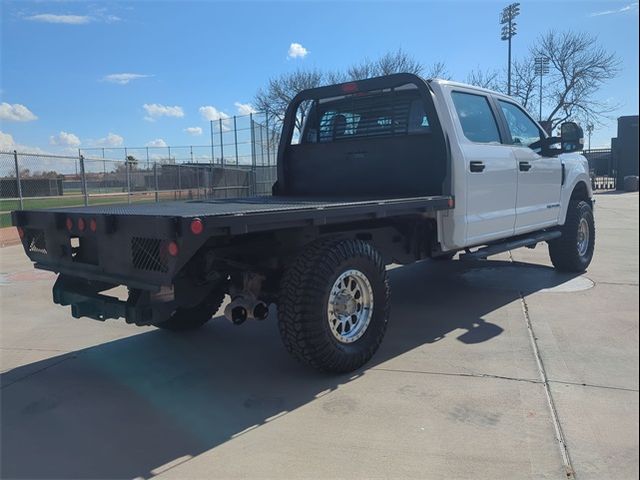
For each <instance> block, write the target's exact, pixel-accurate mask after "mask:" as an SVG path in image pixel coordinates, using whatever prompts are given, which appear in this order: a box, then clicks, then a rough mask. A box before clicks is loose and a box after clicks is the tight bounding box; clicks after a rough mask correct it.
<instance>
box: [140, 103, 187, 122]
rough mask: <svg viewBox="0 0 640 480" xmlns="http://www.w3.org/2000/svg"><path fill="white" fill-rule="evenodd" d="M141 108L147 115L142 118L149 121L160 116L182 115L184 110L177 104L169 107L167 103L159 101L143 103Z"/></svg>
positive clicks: (180, 116)
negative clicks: (162, 103)
mask: <svg viewBox="0 0 640 480" xmlns="http://www.w3.org/2000/svg"><path fill="white" fill-rule="evenodd" d="M142 108H144V110H145V112H147V116H146V117H144V119H145V120H149V121H150V122H153V121H155V120H156V119H158V118H160V117H177V118H182V117H184V110H182V107H179V106H178V105H175V106H173V107H171V106H169V105H161V104H159V103H145V104H144V105H143V106H142Z"/></svg>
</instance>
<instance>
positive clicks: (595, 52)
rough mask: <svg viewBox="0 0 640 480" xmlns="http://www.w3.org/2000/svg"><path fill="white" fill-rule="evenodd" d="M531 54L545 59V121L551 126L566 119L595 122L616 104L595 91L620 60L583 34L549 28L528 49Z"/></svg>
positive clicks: (612, 73)
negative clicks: (596, 96)
mask: <svg viewBox="0 0 640 480" xmlns="http://www.w3.org/2000/svg"><path fill="white" fill-rule="evenodd" d="M532 53H533V55H534V56H536V57H538V56H545V57H547V58H548V59H549V62H550V67H551V72H550V74H549V77H548V79H549V80H548V82H547V86H546V88H547V91H548V95H547V103H548V105H549V106H550V108H549V113H548V114H547V121H548V122H550V124H551V127H552V128H555V127H557V126H558V125H559V124H561V123H562V122H565V121H567V120H570V119H583V120H584V119H586V118H589V119H590V121H592V122H598V121H599V119H600V118H602V117H603V116H606V115H607V114H608V113H611V112H612V111H613V110H614V109H615V108H616V106H612V105H607V104H606V103H605V102H601V101H599V100H597V99H596V98H595V95H596V93H597V92H598V91H599V90H600V88H601V87H602V86H603V85H604V84H605V83H606V82H607V81H608V80H611V79H612V78H614V77H615V76H616V75H617V74H618V71H619V69H620V61H619V60H618V58H617V57H616V56H615V54H613V53H609V52H607V51H606V50H605V49H604V48H603V47H602V46H600V45H599V44H598V41H597V38H596V37H593V36H591V35H588V34H586V33H577V32H562V33H558V32H555V31H550V32H548V33H546V34H544V35H542V36H541V37H540V39H539V40H538V42H537V43H536V45H534V47H533V48H532Z"/></svg>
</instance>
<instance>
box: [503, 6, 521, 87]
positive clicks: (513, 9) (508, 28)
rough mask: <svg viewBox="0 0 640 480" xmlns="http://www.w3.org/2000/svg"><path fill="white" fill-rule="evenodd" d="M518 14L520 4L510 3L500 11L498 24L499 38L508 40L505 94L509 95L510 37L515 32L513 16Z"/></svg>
mask: <svg viewBox="0 0 640 480" xmlns="http://www.w3.org/2000/svg"><path fill="white" fill-rule="evenodd" d="M518 15H520V4H519V3H512V4H511V5H509V6H506V7H504V8H503V9H502V12H501V13H500V25H502V31H501V36H500V39H501V40H506V41H507V42H509V53H508V63H507V95H511V39H512V38H513V37H514V36H515V34H516V22H515V21H514V20H515V18H516V17H517V16H518Z"/></svg>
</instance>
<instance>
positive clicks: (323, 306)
mask: <svg viewBox="0 0 640 480" xmlns="http://www.w3.org/2000/svg"><path fill="white" fill-rule="evenodd" d="M352 269H356V270H358V271H359V272H361V273H363V274H364V275H365V276H366V278H367V280H368V281H369V284H370V286H371V290H372V292H373V295H372V298H373V308H372V315H371V319H370V322H369V324H368V326H367V327H366V330H365V331H364V333H363V334H362V336H361V337H360V338H358V339H357V340H355V341H353V342H352V343H344V342H341V341H339V340H338V339H337V338H336V337H335V336H334V334H333V333H332V331H331V328H330V326H329V317H328V302H329V295H330V293H331V292H330V291H331V288H332V286H333V285H334V283H335V282H336V281H337V279H338V277H340V275H341V274H342V273H344V272H346V271H347V270H352ZM389 298H390V290H389V280H388V278H387V272H386V269H385V265H384V262H383V260H382V256H381V255H380V253H378V251H377V250H375V249H374V248H373V247H372V246H371V245H369V244H368V243H366V242H363V241H361V240H347V239H335V238H334V239H326V240H320V241H317V242H315V243H312V244H311V245H309V246H307V247H306V248H305V250H304V251H303V252H302V253H301V254H300V255H299V256H298V258H297V259H296V260H295V261H294V262H293V263H292V264H291V265H290V266H289V267H288V268H287V270H286V271H285V273H284V275H283V278H282V281H281V286H280V296H279V301H278V326H279V329H280V335H281V337H282V341H283V342H284V345H285V347H286V348H287V350H288V351H289V353H291V354H292V355H293V357H295V358H296V359H298V360H300V361H302V362H304V363H307V364H309V365H311V366H312V367H314V368H316V369H319V370H321V371H325V372H333V373H343V372H351V371H353V370H355V369H357V368H359V367H361V366H362V365H364V364H365V363H366V362H367V361H369V359H371V357H372V356H373V355H374V353H375V352H376V350H377V349H378V347H379V346H380V343H381V342H382V338H383V337H384V334H385V332H386V329H387V323H388V320H389Z"/></svg>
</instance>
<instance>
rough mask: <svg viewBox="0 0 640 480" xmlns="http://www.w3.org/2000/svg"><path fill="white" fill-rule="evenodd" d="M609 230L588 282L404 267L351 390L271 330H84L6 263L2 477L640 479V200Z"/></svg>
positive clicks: (25, 270) (526, 259)
mask: <svg viewBox="0 0 640 480" xmlns="http://www.w3.org/2000/svg"><path fill="white" fill-rule="evenodd" d="M596 218H597V229H598V232H597V234H598V240H597V246H596V257H595V259H594V262H593V264H592V265H591V267H590V268H589V271H588V272H587V273H586V274H585V275H583V276H577V277H576V276H571V275H561V274H558V273H556V272H555V271H553V270H552V269H551V268H549V266H550V262H549V260H548V256H547V251H546V247H544V246H538V247H537V248H536V249H535V250H527V249H521V250H516V251H513V252H512V253H511V254H504V255H501V256H498V257H494V259H492V260H491V261H488V262H483V263H478V264H471V265H470V264H463V263H461V262H458V261H453V262H444V263H442V262H421V263H418V264H415V265H411V266H408V267H401V268H396V269H393V270H392V271H391V279H392V289H393V305H392V318H391V323H390V327H389V330H388V333H387V336H386V338H385V340H384V342H383V345H382V347H381V349H380V351H379V352H378V353H377V355H376V356H375V357H374V359H373V361H372V362H371V363H370V364H368V365H367V366H366V368H364V369H362V370H361V371H359V372H356V373H355V374H353V375H343V376H329V375H323V374H319V373H316V372H314V371H312V370H309V369H307V368H305V367H303V366H301V365H298V364H296V363H295V362H293V361H292V360H291V359H290V358H289V356H288V355H287V353H286V352H285V351H284V348H283V347H282V345H281V343H280V340H279V338H278V333H277V328H276V325H275V321H274V319H269V320H267V321H265V322H252V323H250V322H248V323H247V324H245V325H243V326H241V327H234V326H233V325H230V324H229V323H228V322H226V321H225V320H224V319H222V318H216V319H214V320H212V321H211V322H210V323H209V324H208V325H207V326H206V327H205V328H203V329H202V330H201V331H199V332H194V333H191V334H188V335H181V336H175V335H171V334H168V333H167V332H163V331H158V330H155V329H153V328H137V327H133V326H128V325H125V324H123V323H121V322H118V321H107V322H105V323H101V322H94V321H91V320H86V319H82V320H78V319H73V318H71V315H70V312H69V311H68V309H66V308H62V307H58V306H54V305H53V304H52V302H51V292H50V289H51V285H52V282H53V276H52V275H50V274H47V273H45V272H36V271H34V270H33V269H32V268H31V266H30V264H29V263H28V261H27V259H26V257H25V256H24V254H23V252H22V251H21V248H20V247H7V248H4V249H2V250H0V256H1V262H2V264H1V266H0V272H1V273H2V277H1V278H0V280H1V281H2V285H0V295H1V296H2V297H1V301H2V308H1V310H0V312H1V319H0V335H1V340H0V346H1V350H0V355H1V356H0V363H1V367H2V372H3V373H2V378H1V380H2V391H1V397H0V400H1V406H0V408H1V410H0V413H1V418H0V419H1V422H2V426H1V432H0V433H1V437H0V440H1V457H0V459H1V466H2V471H1V474H2V477H3V478H136V477H140V478H150V477H154V476H158V477H160V478H367V479H368V478H448V479H451V478H453V479H456V478H461V479H463V478H464V479H466V478H473V479H478V478H486V479H503V478H504V479H514V478H518V479H519V478H552V479H561V478H567V476H569V477H575V478H578V479H587V478H593V479H627V478H629V479H631V478H637V477H638V195H637V194H620V195H618V194H607V195H599V196H598V197H597V207H596Z"/></svg>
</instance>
